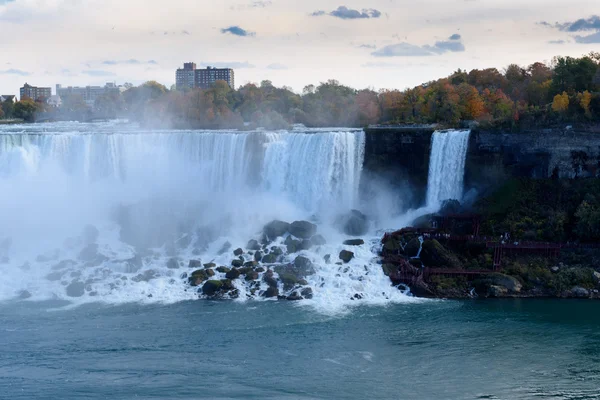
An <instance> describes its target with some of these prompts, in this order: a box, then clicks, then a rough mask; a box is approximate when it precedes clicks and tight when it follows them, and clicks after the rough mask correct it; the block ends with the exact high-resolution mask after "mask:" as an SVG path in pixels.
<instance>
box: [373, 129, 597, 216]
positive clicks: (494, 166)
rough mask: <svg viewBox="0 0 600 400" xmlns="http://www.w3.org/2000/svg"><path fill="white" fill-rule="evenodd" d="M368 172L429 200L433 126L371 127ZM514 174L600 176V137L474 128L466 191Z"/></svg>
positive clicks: (420, 199)
mask: <svg viewBox="0 0 600 400" xmlns="http://www.w3.org/2000/svg"><path fill="white" fill-rule="evenodd" d="M365 132H366V149H365V173H366V174H376V175H378V176H383V177H385V180H386V181H388V182H390V183H393V184H396V185H401V184H403V183H404V184H409V185H410V188H411V190H412V191H413V193H414V197H413V199H412V202H411V205H412V206H418V205H421V204H423V203H424V201H425V195H426V190H427V177H428V173H429V152H430V147H431V135H432V134H433V132H434V129H433V128H374V129H366V130H365ZM510 177H529V178H535V179H541V178H549V177H555V178H562V179H572V178H584V177H600V135H598V134H593V133H585V132H577V131H573V130H539V131H532V132H527V133H502V132H489V131H478V130H476V131H473V132H472V133H471V138H470V142H469V151H468V153H467V163H466V170H465V192H467V191H469V190H470V189H471V188H476V189H478V190H485V189H488V188H492V187H494V186H496V185H498V184H500V183H502V182H503V181H504V180H505V179H507V178H510Z"/></svg>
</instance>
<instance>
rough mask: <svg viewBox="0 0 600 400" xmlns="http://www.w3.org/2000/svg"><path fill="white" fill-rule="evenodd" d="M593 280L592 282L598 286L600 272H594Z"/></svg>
mask: <svg viewBox="0 0 600 400" xmlns="http://www.w3.org/2000/svg"><path fill="white" fill-rule="evenodd" d="M593 278H594V282H596V285H598V284H600V272H598V271H594V272H593Z"/></svg>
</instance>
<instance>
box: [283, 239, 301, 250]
mask: <svg viewBox="0 0 600 400" xmlns="http://www.w3.org/2000/svg"><path fill="white" fill-rule="evenodd" d="M285 245H286V247H287V253H288V254H294V253H297V252H298V251H300V250H301V247H302V242H301V241H299V240H294V239H292V238H291V236H288V238H287V239H286V240H285Z"/></svg>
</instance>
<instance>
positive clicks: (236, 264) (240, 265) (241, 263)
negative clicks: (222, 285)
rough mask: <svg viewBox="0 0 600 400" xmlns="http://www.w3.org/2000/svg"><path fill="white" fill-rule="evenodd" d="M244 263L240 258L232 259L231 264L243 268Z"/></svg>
mask: <svg viewBox="0 0 600 400" xmlns="http://www.w3.org/2000/svg"><path fill="white" fill-rule="evenodd" d="M243 265H244V262H243V261H242V260H239V259H237V258H236V259H235V260H231V266H232V267H234V268H241V267H242V266H243Z"/></svg>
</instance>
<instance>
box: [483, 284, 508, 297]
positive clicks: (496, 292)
mask: <svg viewBox="0 0 600 400" xmlns="http://www.w3.org/2000/svg"><path fill="white" fill-rule="evenodd" d="M507 294H508V289H507V288H505V287H504V286H498V285H490V287H489V288H488V292H487V295H488V297H498V298H500V297H505V296H506V295H507Z"/></svg>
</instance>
